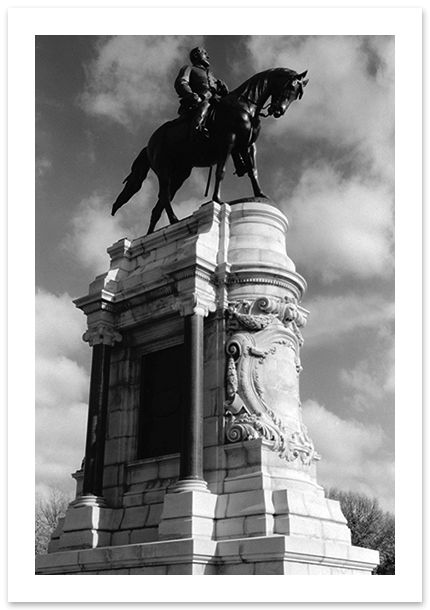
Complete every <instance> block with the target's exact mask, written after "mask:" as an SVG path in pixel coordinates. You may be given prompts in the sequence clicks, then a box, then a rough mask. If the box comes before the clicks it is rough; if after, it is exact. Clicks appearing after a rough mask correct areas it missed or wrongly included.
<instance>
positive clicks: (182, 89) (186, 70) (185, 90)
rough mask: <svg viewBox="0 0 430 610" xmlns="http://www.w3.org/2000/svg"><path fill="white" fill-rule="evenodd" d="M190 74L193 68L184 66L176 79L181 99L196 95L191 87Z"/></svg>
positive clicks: (177, 91)
mask: <svg viewBox="0 0 430 610" xmlns="http://www.w3.org/2000/svg"><path fill="white" fill-rule="evenodd" d="M190 73H191V68H190V67H189V66H184V67H183V68H181V69H180V71H179V74H178V76H177V77H176V80H175V90H176V93H177V94H178V95H179V97H188V96H189V95H194V92H193V90H192V89H191V87H190Z"/></svg>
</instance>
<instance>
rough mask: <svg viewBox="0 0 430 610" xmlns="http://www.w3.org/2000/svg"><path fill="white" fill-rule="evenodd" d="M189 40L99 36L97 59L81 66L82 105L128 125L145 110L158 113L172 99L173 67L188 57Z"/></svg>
mask: <svg viewBox="0 0 430 610" xmlns="http://www.w3.org/2000/svg"><path fill="white" fill-rule="evenodd" d="M190 40H192V38H190V37H188V36H112V37H109V38H107V39H106V38H102V39H101V41H100V44H99V46H98V49H97V57H96V58H95V59H94V60H93V61H92V62H91V63H90V64H89V65H87V67H86V75H87V84H86V89H85V91H84V93H83V94H82V96H81V98H80V103H81V104H82V106H83V108H84V109H85V110H86V111H87V112H88V113H89V114H92V115H96V116H99V117H106V118H109V119H111V120H113V121H115V122H118V123H121V124H122V125H125V126H127V127H132V126H133V125H134V124H135V122H134V121H135V119H140V120H142V118H143V117H144V116H145V115H147V114H148V113H149V114H150V115H152V117H153V116H157V115H159V114H160V113H161V112H162V111H164V110H166V108H168V107H169V105H170V104H172V103H173V102H176V94H175V92H174V89H173V79H174V78H175V76H176V74H175V73H174V71H175V70H176V72H178V71H179V68H180V66H181V65H182V64H184V63H185V62H186V60H187V59H188V52H189V48H191V47H190ZM169 74H171V79H170V80H171V81H172V83H171V84H170V81H169V77H168V75H169ZM169 94H170V95H169Z"/></svg>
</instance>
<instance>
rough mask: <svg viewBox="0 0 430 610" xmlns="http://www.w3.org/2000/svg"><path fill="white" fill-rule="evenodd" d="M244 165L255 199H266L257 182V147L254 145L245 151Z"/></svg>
mask: <svg viewBox="0 0 430 610" xmlns="http://www.w3.org/2000/svg"><path fill="white" fill-rule="evenodd" d="M243 157H244V161H245V165H246V167H247V170H248V176H249V179H250V180H251V184H252V190H253V191H254V196H255V197H266V198H267V196H266V195H265V194H264V193H263V191H262V190H261V186H260V183H259V182H258V172H257V147H256V145H255V143H254V144H251V146H250V147H249V148H248V149H247V150H246V152H245V153H244V155H243Z"/></svg>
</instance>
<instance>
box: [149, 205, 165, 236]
mask: <svg viewBox="0 0 430 610" xmlns="http://www.w3.org/2000/svg"><path fill="white" fill-rule="evenodd" d="M163 209H164V206H163V202H162V201H161V199H159V200H158V201H157V203H156V204H155V207H154V209H153V210H152V214H151V220H150V222H149V229H148V232H147V233H146V234H147V235H150V234H151V233H154V229H155V226H156V224H157V222H158V221H159V220H160V216H161V214H162V213H163Z"/></svg>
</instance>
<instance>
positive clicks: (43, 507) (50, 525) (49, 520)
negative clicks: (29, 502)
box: [35, 489, 72, 555]
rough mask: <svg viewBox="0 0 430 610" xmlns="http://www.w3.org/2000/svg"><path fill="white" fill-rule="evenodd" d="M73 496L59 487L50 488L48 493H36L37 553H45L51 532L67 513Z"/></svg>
mask: <svg viewBox="0 0 430 610" xmlns="http://www.w3.org/2000/svg"><path fill="white" fill-rule="evenodd" d="M71 501H72V498H71V497H69V496H68V495H66V494H65V493H64V492H62V491H60V490H59V489H50V491H49V493H48V495H42V494H37V495H36V510H35V526H36V527H35V532H36V535H35V553H36V555H45V554H46V553H47V552H48V544H49V541H50V539H51V534H52V532H53V531H54V530H55V528H56V527H57V524H58V520H59V519H60V517H63V516H64V515H65V513H66V510H67V507H68V505H69V503H70V502H71Z"/></svg>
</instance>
